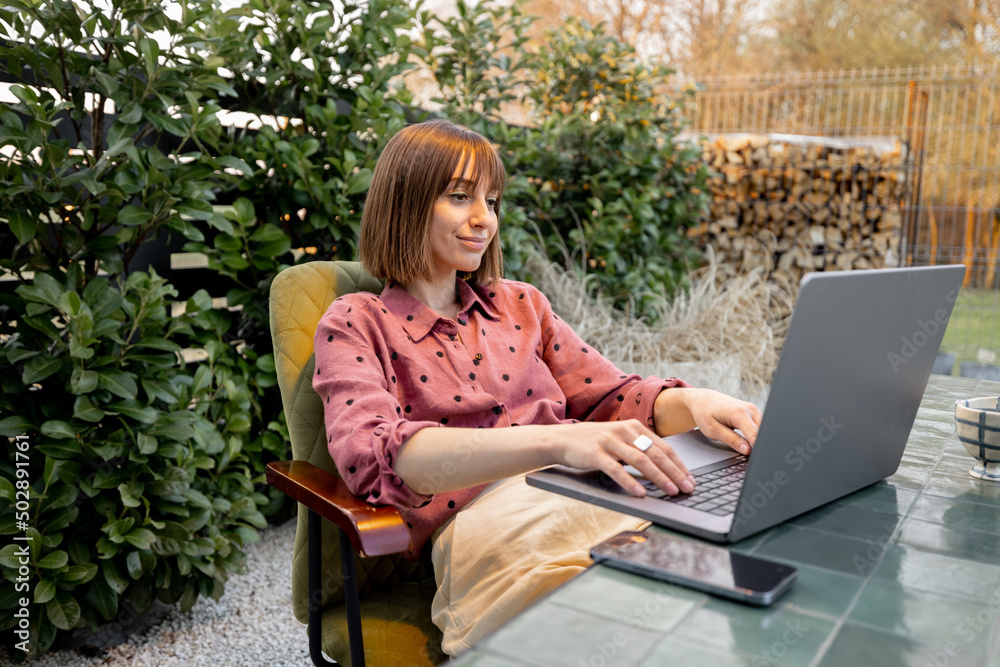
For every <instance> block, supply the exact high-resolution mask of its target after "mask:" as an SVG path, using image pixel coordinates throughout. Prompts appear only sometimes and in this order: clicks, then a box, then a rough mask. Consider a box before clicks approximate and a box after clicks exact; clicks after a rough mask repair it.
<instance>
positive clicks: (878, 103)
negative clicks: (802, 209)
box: [688, 66, 1000, 373]
mask: <svg viewBox="0 0 1000 667" xmlns="http://www.w3.org/2000/svg"><path fill="white" fill-rule="evenodd" d="M688 116H689V118H691V120H692V128H691V129H692V130H693V131H694V132H697V133H704V134H726V133H752V134H769V133H783V134H799V135H810V136H820V137H888V138H895V139H899V140H901V141H902V142H903V144H904V146H905V147H906V149H907V157H908V159H907V163H908V172H909V173H908V178H909V186H910V187H909V195H908V197H907V201H906V202H905V207H904V225H903V229H902V231H901V234H900V238H899V253H898V256H899V257H900V258H901V262H902V263H904V264H907V265H914V266H925V265H933V264H945V263H962V264H965V265H966V267H967V276H966V281H965V285H964V287H963V289H962V293H961V295H960V296H959V300H958V302H957V304H956V308H955V313H954V315H953V316H952V321H951V324H950V325H949V328H948V332H947V334H946V336H945V342H944V344H943V346H942V350H943V351H947V352H950V353H953V354H955V356H956V369H958V367H959V366H960V364H961V363H962V362H966V368H965V372H967V373H973V372H976V371H975V369H973V368H972V367H971V365H970V364H975V363H976V362H980V363H987V364H993V363H995V362H998V361H1000V360H998V359H997V356H1000V267H998V264H1000V69H998V67H996V66H993V67H989V68H981V67H964V66H963V67H948V68H941V67H921V68H906V69H873V70H852V71H842V72H794V73H783V74H766V75H746V76H720V77H711V78H708V79H707V80H705V81H703V82H701V86H700V88H699V90H698V92H697V93H696V94H695V97H694V102H693V104H692V106H691V108H690V109H689V110H688ZM980 370H981V369H980ZM987 370H988V369H987Z"/></svg>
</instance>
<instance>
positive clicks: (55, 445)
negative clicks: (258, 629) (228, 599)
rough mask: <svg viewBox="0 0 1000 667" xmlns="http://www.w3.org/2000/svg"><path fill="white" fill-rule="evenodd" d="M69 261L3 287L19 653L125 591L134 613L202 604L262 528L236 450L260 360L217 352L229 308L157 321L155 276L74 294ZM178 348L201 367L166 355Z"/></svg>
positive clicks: (6, 551)
mask: <svg viewBox="0 0 1000 667" xmlns="http://www.w3.org/2000/svg"><path fill="white" fill-rule="evenodd" d="M79 266H80V265H79V264H77V265H74V267H71V268H70V270H69V271H68V272H67V273H66V274H59V273H56V274H52V273H41V272H39V273H36V274H35V277H34V280H33V281H32V282H31V284H24V285H21V286H20V287H18V288H17V291H16V293H17V296H18V297H19V299H8V300H7V301H8V304H9V305H8V308H9V310H8V313H7V317H8V318H10V319H15V320H16V321H17V324H18V327H17V329H18V330H17V331H16V332H15V333H13V334H8V335H9V339H8V341H7V344H6V345H5V346H4V348H3V350H2V352H0V369H2V371H0V372H2V374H3V378H4V387H3V389H4V395H3V398H2V399H0V407H2V411H3V413H4V414H10V415H12V416H9V417H6V418H4V419H3V420H0V436H5V437H14V436H20V435H27V436H28V441H29V442H30V443H31V446H30V448H29V449H27V452H26V456H27V460H29V461H30V463H31V466H30V468H29V470H30V471H31V473H32V474H31V475H30V479H29V480H24V479H23V478H17V473H16V469H15V468H16V461H15V457H14V455H13V448H10V449H8V456H6V457H4V460H3V461H2V462H0V469H2V471H3V475H2V477H0V497H2V498H3V499H4V500H5V501H7V502H5V503H4V505H5V506H6V507H7V508H8V509H5V510H4V511H3V513H2V514H0V533H2V534H4V535H11V534H13V533H19V534H25V535H27V536H28V537H29V538H31V542H30V545H31V566H30V567H31V585H32V591H33V592H32V596H31V600H32V602H33V604H34V605H35V606H36V607H38V608H39V609H38V611H36V612H35V613H32V615H31V622H32V627H31V637H32V645H31V646H32V649H33V653H35V654H37V653H41V652H44V651H45V650H46V649H47V648H48V647H49V646H50V645H51V644H52V643H53V641H54V640H55V638H56V633H57V631H58V630H64V631H65V630H71V629H73V628H77V627H87V626H89V627H96V626H97V625H98V624H99V623H100V622H102V621H109V620H112V619H114V618H115V617H116V615H117V614H118V609H119V605H120V604H121V603H122V602H123V601H125V600H129V601H130V602H131V605H132V607H133V609H134V610H135V611H136V612H138V613H142V611H144V610H145V609H147V608H148V607H149V605H150V604H151V603H152V601H153V599H154V598H159V599H160V600H162V601H164V602H168V603H172V602H176V601H178V600H179V601H180V602H181V607H182V608H183V609H187V608H190V607H191V605H192V604H194V602H195V600H196V599H197V598H198V596H199V595H206V596H210V597H213V598H215V599H218V597H219V596H220V595H221V594H222V592H223V584H224V583H225V581H226V579H227V578H228V576H229V573H232V572H240V571H241V569H242V567H243V561H244V556H243V552H242V551H241V547H242V546H244V545H246V544H248V543H250V542H253V541H255V540H256V539H257V531H256V529H258V528H263V527H264V526H265V525H266V521H265V519H264V517H263V515H262V514H261V513H260V511H259V508H258V506H260V505H263V504H264V503H266V502H267V498H266V496H263V495H262V494H260V493H256V492H255V491H254V485H253V481H252V480H253V465H252V464H253V461H252V460H248V458H247V457H246V455H245V452H243V451H242V449H243V447H244V445H245V442H246V434H247V432H248V431H249V430H250V427H251V415H252V414H253V409H252V406H251V389H250V388H249V387H248V386H247V385H246V383H245V380H244V377H245V376H246V375H247V374H248V373H250V372H264V373H266V372H267V371H269V370H271V369H269V366H272V365H273V364H271V363H270V361H269V360H267V359H260V358H258V359H256V360H253V355H252V354H251V355H247V357H246V358H243V357H234V355H232V354H231V353H230V349H229V346H228V345H226V344H225V343H223V342H221V341H222V338H223V336H224V334H225V333H226V331H227V330H228V329H229V327H230V325H231V322H230V318H229V315H228V313H225V312H221V311H218V310H213V309H212V308H211V298H210V297H209V296H208V294H207V293H205V292H204V291H199V292H198V293H197V294H195V295H194V296H193V297H192V298H190V299H188V301H187V303H186V307H187V312H186V313H185V314H184V315H182V316H180V317H176V318H171V317H170V316H169V314H168V308H167V299H168V298H169V297H171V296H176V292H175V291H174V290H173V289H172V288H171V287H170V286H169V285H167V284H166V282H165V281H164V280H163V279H162V278H159V277H157V276H156V275H155V274H152V275H150V274H146V273H144V272H136V273H133V274H132V275H130V276H129V277H128V279H127V280H125V281H123V282H119V283H118V284H116V285H113V284H111V283H110V282H109V281H108V279H107V278H96V279H92V280H90V281H89V282H87V283H86V286H85V287H84V288H83V289H82V290H78V289H77V288H76V287H75V285H77V284H80V283H81V282H82V275H81V273H82V271H81V269H79V268H77V267H79ZM5 319H7V318H5ZM182 345H185V346H187V345H192V346H193V345H198V346H199V347H201V348H202V349H204V350H205V351H206V353H207V355H208V358H207V360H206V361H205V362H204V363H201V364H197V365H191V366H188V365H186V364H179V363H178V354H179V352H180V350H181V347H182ZM274 437H275V438H276V439H278V436H277V435H274ZM25 482H28V484H25ZM15 485H16V488H15ZM25 486H27V489H25V488H24V487H25ZM16 490H28V494H29V495H30V499H29V509H28V511H27V515H28V523H29V524H30V527H29V528H28V529H27V531H24V530H23V528H22V526H19V525H18V524H17V523H16V522H15V514H14V503H15V500H20V499H23V498H24V496H20V497H17V496H16V495H15V493H16ZM17 549H18V546H17V545H16V544H9V545H8V546H6V547H4V548H3V549H2V550H0V566H2V567H3V570H4V574H5V575H6V577H7V581H5V582H4V583H3V593H2V595H0V606H2V607H3V621H2V625H3V629H5V630H6V629H9V628H10V627H11V626H12V625H13V623H14V618H13V616H12V612H13V611H14V607H15V601H16V599H17V598H18V597H20V595H18V594H17V593H16V592H15V591H14V586H13V582H14V580H15V576H14V575H15V573H16V572H17V570H18V559H17V558H15V556H14V554H15V553H16V551H17ZM22 595H23V594H22ZM42 610H44V612H43V611H42ZM9 648H10V646H9V645H8V649H9ZM10 654H11V655H12V656H14V657H18V656H19V655H21V654H20V652H17V651H10Z"/></svg>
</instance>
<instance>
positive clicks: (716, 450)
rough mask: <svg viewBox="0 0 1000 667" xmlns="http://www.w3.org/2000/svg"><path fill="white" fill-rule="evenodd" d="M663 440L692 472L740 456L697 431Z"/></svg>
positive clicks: (723, 444)
mask: <svg viewBox="0 0 1000 667" xmlns="http://www.w3.org/2000/svg"><path fill="white" fill-rule="evenodd" d="M664 440H666V441H667V444H669V445H670V446H671V447H673V448H674V451H675V452H677V454H678V455H680V457H681V461H683V462H684V465H686V466H687V469H688V470H690V471H692V472H694V471H695V470H697V469H698V468H703V467H704V466H707V465H711V464H712V463H717V462H719V461H724V460H725V459H730V458H733V457H735V456H739V455H740V454H739V452H735V451H733V450H732V449H731V448H730V447H729V445H726V444H725V443H722V442H719V441H718V440H709V439H708V438H707V437H705V436H704V435H703V434H702V432H701V431H699V430H697V429H695V430H693V431H688V432H687V433H681V434H678V435H671V436H668V437H666V438H664Z"/></svg>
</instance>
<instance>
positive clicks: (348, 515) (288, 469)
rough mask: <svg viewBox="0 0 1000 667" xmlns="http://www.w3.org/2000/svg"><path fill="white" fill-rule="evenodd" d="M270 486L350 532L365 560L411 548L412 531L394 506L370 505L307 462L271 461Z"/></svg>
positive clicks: (351, 538)
mask: <svg viewBox="0 0 1000 667" xmlns="http://www.w3.org/2000/svg"><path fill="white" fill-rule="evenodd" d="M265 478H266V480H267V483H268V484H270V485H271V486H273V487H274V488H276V489H278V490H280V491H282V492H284V493H285V494H286V495H288V496H289V497H291V498H292V499H294V500H295V501H297V502H300V503H302V504H303V505H305V506H306V507H308V508H309V509H311V510H313V511H315V512H316V513H318V514H319V515H320V516H322V517H323V518H324V519H327V520H329V521H332V522H333V523H335V524H336V525H337V526H338V527H339V528H340V529H341V530H343V531H344V532H345V533H347V537H348V538H349V539H350V540H351V546H352V547H354V550H355V551H356V552H357V553H358V555H360V556H363V557H371V556H387V555H389V554H397V553H400V552H403V551H406V550H407V549H409V548H410V532H409V530H407V528H406V522H405V521H403V517H402V515H400V513H399V510H397V509H396V508H395V507H389V506H383V505H371V504H369V503H367V502H365V501H364V500H361V499H360V498H359V497H357V496H355V495H354V494H353V493H351V491H350V489H348V488H347V484H345V483H344V480H342V479H340V478H339V477H337V476H336V475H333V474H330V473H328V472H326V471H325V470H323V469H322V468H317V467H316V466H314V465H313V464H311V463H309V462H308V461H272V462H271V463H268V464H267V471H266V473H265Z"/></svg>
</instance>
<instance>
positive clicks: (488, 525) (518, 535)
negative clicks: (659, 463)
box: [431, 475, 649, 656]
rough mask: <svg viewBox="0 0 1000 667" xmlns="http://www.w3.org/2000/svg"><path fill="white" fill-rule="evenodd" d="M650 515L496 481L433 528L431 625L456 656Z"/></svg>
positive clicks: (642, 525)
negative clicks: (606, 542)
mask: <svg viewBox="0 0 1000 667" xmlns="http://www.w3.org/2000/svg"><path fill="white" fill-rule="evenodd" d="M648 525H649V522H648V521H644V520H642V519H639V518H636V517H633V516H628V515H626V514H621V513H620V512H614V511H612V510H608V509H604V508H603V507H598V506H596V505H592V504H591V503H586V502H582V501H579V500H573V499H572V498H567V497H565V496H560V495H558V494H555V493H551V492H549V491H543V490H541V489H536V488H534V487H530V486H528V485H527V483H526V482H525V481H524V476H523V475H521V476H518V477H511V478H509V479H504V480H500V481H497V482H493V483H492V484H490V485H489V486H487V487H486V488H485V489H484V490H483V492H482V493H480V494H479V495H478V496H476V498H475V499H474V500H473V501H472V502H471V503H469V504H468V505H466V506H465V507H463V508H462V510H461V511H460V512H458V514H456V515H455V516H454V517H452V518H451V519H450V520H449V521H448V522H447V523H445V524H444V525H443V526H442V527H441V528H439V529H438V531H437V532H436V533H435V535H434V537H433V540H434V545H433V550H432V553H431V556H432V559H433V562H434V575H435V579H436V580H437V586H438V589H437V594H436V595H435V596H434V601H433V603H432V606H431V611H432V614H433V620H434V624H435V625H437V626H438V627H439V628H440V629H441V631H442V632H443V633H444V638H443V640H442V648H443V650H444V652H445V653H447V654H448V655H452V656H455V655H458V654H460V653H462V652H463V651H465V650H466V649H468V648H469V647H471V646H472V645H473V644H475V643H476V642H478V641H479V640H480V639H482V638H483V637H485V636H486V635H488V634H489V633H490V632H492V631H493V630H495V629H497V628H498V627H500V626H501V625H502V624H503V623H505V622H506V621H508V620H509V619H511V618H512V617H513V616H515V615H517V613H518V612H520V611H521V610H523V609H524V608H525V607H527V606H528V605H529V604H531V603H532V602H534V601H535V600H537V599H538V598H540V597H542V596H543V595H545V594H547V593H548V592H550V591H551V590H553V589H554V588H556V587H557V586H559V585H560V584H562V583H563V582H565V581H566V580H567V579H570V578H572V577H574V576H575V575H577V574H579V573H580V572H582V571H583V570H584V569H585V568H587V567H588V566H589V565H590V564H591V563H592V561H591V559H590V555H589V553H590V548H591V547H592V546H594V545H595V544H597V543H599V542H602V541H604V540H606V539H607V538H609V537H612V536H613V535H616V534H618V533H620V532H621V531H623V530H641V529H642V528H645V527H646V526H648Z"/></svg>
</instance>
